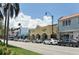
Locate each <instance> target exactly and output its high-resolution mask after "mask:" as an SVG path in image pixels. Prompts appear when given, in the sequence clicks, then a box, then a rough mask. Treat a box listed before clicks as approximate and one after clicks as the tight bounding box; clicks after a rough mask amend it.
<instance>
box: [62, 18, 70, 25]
mask: <svg viewBox="0 0 79 59" xmlns="http://www.w3.org/2000/svg"><path fill="white" fill-rule="evenodd" d="M70 24H71V20H70V19H67V20H64V21H63V26H68V25H70Z"/></svg>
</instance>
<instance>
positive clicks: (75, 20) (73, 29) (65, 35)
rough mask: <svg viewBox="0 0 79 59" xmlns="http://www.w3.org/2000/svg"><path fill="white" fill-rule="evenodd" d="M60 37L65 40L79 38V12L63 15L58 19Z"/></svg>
mask: <svg viewBox="0 0 79 59" xmlns="http://www.w3.org/2000/svg"><path fill="white" fill-rule="evenodd" d="M58 28H59V38H60V39H63V40H66V41H67V40H71V39H77V38H78V39H79V14H72V15H69V16H63V17H61V18H60V19H59V21H58Z"/></svg>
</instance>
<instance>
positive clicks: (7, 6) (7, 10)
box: [0, 3, 20, 45]
mask: <svg viewBox="0 0 79 59" xmlns="http://www.w3.org/2000/svg"><path fill="white" fill-rule="evenodd" d="M0 7H1V9H2V14H3V16H4V18H5V31H4V33H5V35H4V36H5V39H4V40H6V45H8V31H9V20H10V18H13V16H14V15H15V18H16V17H17V16H18V14H19V10H20V8H19V4H18V3H1V4H0ZM6 25H7V26H6Z"/></svg>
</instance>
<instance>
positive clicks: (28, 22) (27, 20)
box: [10, 12, 51, 28]
mask: <svg viewBox="0 0 79 59" xmlns="http://www.w3.org/2000/svg"><path fill="white" fill-rule="evenodd" d="M18 23H21V25H22V27H27V28H36V26H37V25H39V26H46V25H50V24H51V17H50V16H43V19H39V18H36V19H32V18H31V16H28V15H24V14H23V13H22V12H20V13H19V15H18V17H17V18H16V19H11V20H10V27H18Z"/></svg>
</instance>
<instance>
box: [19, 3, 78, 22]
mask: <svg viewBox="0 0 79 59" xmlns="http://www.w3.org/2000/svg"><path fill="white" fill-rule="evenodd" d="M20 7H21V11H22V12H23V13H24V14H26V15H29V16H31V17H32V18H41V19H42V17H43V16H44V15H45V12H46V11H48V12H50V13H51V15H53V16H54V22H56V21H57V20H58V18H59V17H61V16H66V15H71V14H74V13H79V4H78V3H35V4H34V3H26V4H20ZM48 15H50V14H48Z"/></svg>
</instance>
